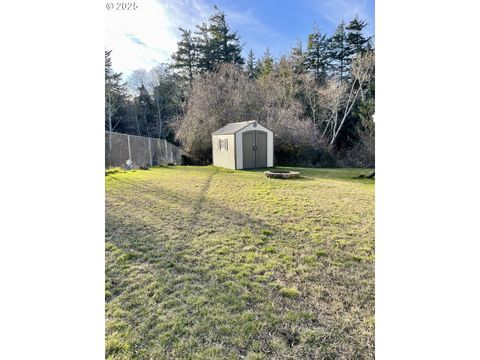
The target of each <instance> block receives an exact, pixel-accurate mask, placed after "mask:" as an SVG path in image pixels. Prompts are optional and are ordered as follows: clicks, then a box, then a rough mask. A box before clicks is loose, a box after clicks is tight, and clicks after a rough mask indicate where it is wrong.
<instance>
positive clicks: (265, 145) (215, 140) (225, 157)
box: [212, 120, 273, 169]
mask: <svg viewBox="0 0 480 360" xmlns="http://www.w3.org/2000/svg"><path fill="white" fill-rule="evenodd" d="M212 151H213V165H215V166H220V167H224V168H227V169H255V168H267V167H272V166H273V132H272V131H271V130H269V129H267V128H266V127H264V126H262V125H260V124H259V123H257V122H256V121H255V120H253V121H243V122H237V123H230V124H227V125H225V126H224V127H222V128H220V129H218V130H217V131H215V132H213V133H212Z"/></svg>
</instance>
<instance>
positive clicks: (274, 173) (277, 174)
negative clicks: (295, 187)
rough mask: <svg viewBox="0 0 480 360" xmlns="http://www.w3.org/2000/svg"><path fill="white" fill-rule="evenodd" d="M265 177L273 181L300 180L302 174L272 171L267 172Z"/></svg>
mask: <svg viewBox="0 0 480 360" xmlns="http://www.w3.org/2000/svg"><path fill="white" fill-rule="evenodd" d="M264 174H265V176H266V177H268V178H273V179H298V178H299V177H300V173H299V172H298V171H281V170H271V171H265V172H264Z"/></svg>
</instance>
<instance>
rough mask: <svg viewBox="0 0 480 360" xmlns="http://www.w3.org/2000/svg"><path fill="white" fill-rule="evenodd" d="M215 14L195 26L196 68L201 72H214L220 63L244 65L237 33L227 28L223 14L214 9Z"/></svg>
mask: <svg viewBox="0 0 480 360" xmlns="http://www.w3.org/2000/svg"><path fill="white" fill-rule="evenodd" d="M215 10H216V13H215V14H213V15H212V16H210V18H209V22H208V23H202V24H201V25H197V31H196V32H195V34H196V35H197V36H196V37H195V42H196V46H197V50H198V68H199V70H200V71H202V72H209V71H213V70H215V67H216V66H217V65H218V64H220V63H234V64H240V65H242V64H244V60H243V58H242V56H241V52H242V45H241V44H240V37H239V36H238V34H237V32H232V31H231V30H230V27H229V26H228V24H227V22H226V19H225V13H224V12H222V11H220V10H219V9H218V8H217V7H215Z"/></svg>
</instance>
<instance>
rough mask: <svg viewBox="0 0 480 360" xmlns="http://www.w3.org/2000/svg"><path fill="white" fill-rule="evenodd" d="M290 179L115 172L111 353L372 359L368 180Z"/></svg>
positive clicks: (198, 171) (214, 171)
mask: <svg viewBox="0 0 480 360" xmlns="http://www.w3.org/2000/svg"><path fill="white" fill-rule="evenodd" d="M285 169H287V168H285ZM295 170H300V171H301V172H302V175H304V177H303V178H301V179H298V180H279V179H267V178H266V177H265V176H264V175H263V173H262V172H260V171H230V170H224V169H218V168H215V167H211V166H208V167H165V168H153V169H150V170H146V171H128V172H113V173H110V174H108V175H107V176H106V177H105V179H106V245H105V249H106V284H105V288H106V289H105V298H106V357H107V358H108V359H300V358H302V359H354V358H355V359H359V358H362V359H369V358H374V323H375V321H374V181H373V180H369V179H357V180H355V179H353V177H355V176H358V175H359V174H368V173H369V172H368V170H355V169H331V170H329V169H295Z"/></svg>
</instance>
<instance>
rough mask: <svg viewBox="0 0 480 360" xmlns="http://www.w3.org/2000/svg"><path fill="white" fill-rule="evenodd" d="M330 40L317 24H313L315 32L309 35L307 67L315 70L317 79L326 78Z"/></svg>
mask: <svg viewBox="0 0 480 360" xmlns="http://www.w3.org/2000/svg"><path fill="white" fill-rule="evenodd" d="M328 50H329V49H328V41H327V38H326V35H324V34H323V35H322V34H321V32H320V29H319V28H318V26H317V24H315V25H314V26H313V32H312V33H311V34H309V35H308V45H307V51H306V55H305V57H306V67H307V68H308V69H309V70H311V71H313V74H314V75H315V79H316V80H318V81H323V80H325V78H326V76H327V71H328V67H329V52H328Z"/></svg>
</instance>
